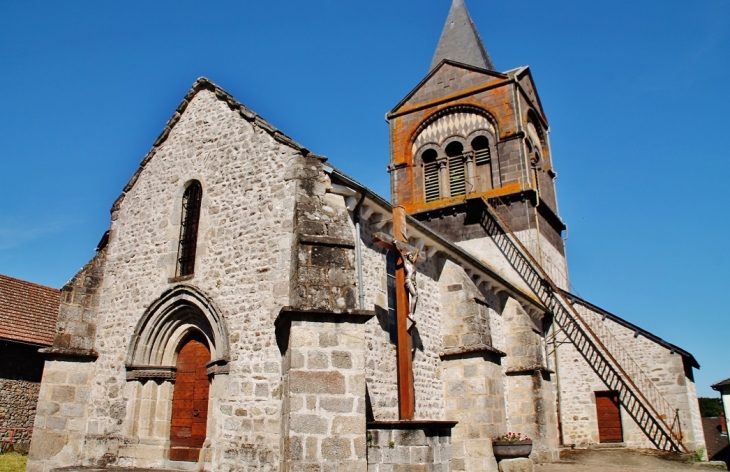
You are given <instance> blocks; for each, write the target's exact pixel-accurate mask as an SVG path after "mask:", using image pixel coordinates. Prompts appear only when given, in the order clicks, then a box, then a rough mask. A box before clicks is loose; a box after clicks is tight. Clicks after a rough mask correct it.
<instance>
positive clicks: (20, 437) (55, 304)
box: [0, 275, 61, 450]
mask: <svg viewBox="0 0 730 472" xmlns="http://www.w3.org/2000/svg"><path fill="white" fill-rule="evenodd" d="M60 299H61V292H60V291H59V290H58V289H55V288H51V287H45V286H43V285H38V284H34V283H31V282H26V281H24V280H19V279H16V278H13V277H8V276H5V275H0V441H3V445H5V446H6V447H7V445H8V444H11V443H12V444H14V447H15V448H16V449H21V450H22V449H27V446H28V445H29V443H30V430H31V429H32V428H33V420H34V417H35V410H36V403H37V401H38V390H39V388H40V382H41V376H42V374H43V362H44V360H43V357H42V356H41V354H39V353H38V349H40V348H45V347H49V346H50V345H51V344H53V337H54V335H55V333H56V319H57V318H58V309H59V304H60Z"/></svg>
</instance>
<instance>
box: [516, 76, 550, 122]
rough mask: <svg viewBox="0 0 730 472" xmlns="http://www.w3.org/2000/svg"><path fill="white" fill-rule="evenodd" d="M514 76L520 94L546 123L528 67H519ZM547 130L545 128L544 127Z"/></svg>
mask: <svg viewBox="0 0 730 472" xmlns="http://www.w3.org/2000/svg"><path fill="white" fill-rule="evenodd" d="M515 76H516V78H517V82H518V83H519V85H520V89H521V91H522V93H523V94H524V95H525V97H523V99H524V98H526V99H527V101H528V103H529V104H530V105H532V106H533V107H534V108H535V109H537V111H538V113H539V114H540V118H541V119H542V120H543V121H544V122H545V123H547V117H546V116H545V110H543V108H542V103H541V102H540V96H539V95H538V94H537V88H536V87H535V82H534V80H533V79H532V73H531V72H530V68H529V67H521V68H520V69H517V70H516V73H515ZM546 128H547V126H546Z"/></svg>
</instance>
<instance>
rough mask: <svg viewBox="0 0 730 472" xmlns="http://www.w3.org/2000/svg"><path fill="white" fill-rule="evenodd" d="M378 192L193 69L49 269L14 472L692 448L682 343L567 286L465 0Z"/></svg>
mask: <svg viewBox="0 0 730 472" xmlns="http://www.w3.org/2000/svg"><path fill="white" fill-rule="evenodd" d="M387 118H388V121H389V126H390V139H391V160H390V165H389V167H388V172H389V175H390V179H391V198H390V201H388V200H387V199H385V198H383V197H381V196H379V195H377V194H374V193H373V192H372V191H370V190H368V189H367V188H366V187H364V186H363V185H362V184H360V183H358V182H357V181H356V180H355V179H353V178H352V177H350V176H347V175H345V174H343V173H342V172H340V171H339V170H337V169H336V168H334V167H332V166H331V165H329V164H328V163H327V161H326V159H325V158H323V157H321V156H318V155H316V154H314V153H312V152H310V151H309V150H307V149H306V148H304V147H302V146H301V145H299V144H297V143H295V142H294V141H292V140H291V139H290V138H289V137H287V136H286V135H285V134H284V133H282V132H281V131H280V130H278V129H276V128H275V127H274V126H273V125H272V124H270V123H268V122H267V121H265V120H264V119H263V118H262V117H261V116H259V115H258V114H256V113H255V112H254V111H252V110H250V109H249V108H247V107H246V106H245V105H244V104H241V103H239V102H238V101H236V100H235V99H234V98H233V97H232V96H231V95H229V94H228V93H226V92H225V91H224V90H222V89H221V88H220V87H218V86H217V85H215V84H214V83H212V82H211V81H209V80H207V79H199V80H198V81H196V82H195V83H194V84H193V87H192V89H191V90H190V91H189V92H188V93H187V95H185V97H184V98H183V100H182V102H181V103H180V105H179V106H178V108H177V110H175V112H174V113H173V115H172V117H171V118H170V120H169V121H168V122H167V124H166V126H165V128H164V130H163V131H162V133H161V134H160V136H159V138H158V139H157V140H156V141H155V143H154V144H153V146H152V150H151V151H150V152H149V153H148V154H147V155H146V156H145V157H144V159H143V160H142V162H141V164H140V167H139V169H138V171H137V172H136V173H135V174H134V175H133V176H132V178H131V180H130V181H129V183H128V184H127V185H126V186H125V187H124V189H123V190H122V192H121V195H120V196H119V198H118V199H117V200H116V201H115V202H114V204H113V206H112V209H111V224H110V228H109V231H108V232H107V233H106V234H105V235H104V237H103V238H102V241H101V242H100V244H99V247H98V250H97V253H96V255H95V257H94V258H93V259H92V260H91V261H89V263H88V264H87V265H86V266H85V267H84V268H83V269H82V270H81V271H80V272H79V273H78V274H77V275H76V276H75V277H74V278H73V279H72V280H71V281H70V282H69V283H68V284H67V285H66V286H65V287H64V288H63V290H62V303H61V307H60V311H59V319H58V326H57V333H56V335H55V339H54V341H53V346H52V347H50V348H47V349H44V350H42V352H43V353H44V354H45V356H46V364H45V370H44V371H43V379H42V384H41V389H40V394H39V403H38V408H37V414H36V419H35V429H34V432H33V439H32V443H31V450H30V456H29V462H28V470H29V471H50V470H54V469H58V468H66V469H64V470H80V469H83V468H92V467H93V468H105V467H117V468H138V469H142V468H144V469H145V470H148V469H164V470H208V471H244V470H252V471H253V470H261V471H264V470H266V471H269V470H271V471H274V470H276V471H366V470H367V471H393V470H413V471H421V470H423V471H426V470H428V471H449V470H451V471H489V470H497V467H498V466H497V459H496V458H495V454H494V453H493V446H492V440H493V439H494V438H495V437H497V436H499V435H501V434H504V433H507V432H508V431H512V432H520V433H522V434H523V435H527V436H529V437H530V438H532V439H533V446H532V453H531V458H532V459H533V460H534V461H537V462H539V461H550V460H554V459H556V458H557V454H558V452H559V450H560V448H563V447H587V446H589V445H594V444H598V443H617V444H618V445H624V446H627V447H642V448H658V449H663V450H668V451H678V452H685V451H693V450H696V449H698V448H700V447H703V446H704V439H703V434H702V429H701V422H700V414H699V408H698V404H697V397H696V391H695V385H694V382H693V374H692V371H693V368H698V367H699V365H698V364H697V362H696V360H695V359H694V357H693V356H692V355H691V354H690V353H688V352H686V351H684V350H682V349H681V348H679V347H677V346H675V345H673V344H670V343H668V342H666V341H664V340H662V339H659V338H658V337H656V336H654V335H652V334H651V333H648V332H646V331H643V330H642V329H641V328H639V327H637V326H635V325H633V324H631V323H630V322H628V321H626V320H624V319H622V318H619V317H618V316H615V315H613V314H611V313H608V312H607V311H605V310H603V309H601V308H599V307H597V306H595V305H593V304H591V303H589V302H588V301H585V300H582V299H580V298H578V297H576V296H575V295H573V294H571V293H569V291H568V287H569V284H568V276H567V273H568V271H567V266H566V260H565V247H564V240H563V238H562V233H563V231H564V230H565V225H564V223H563V221H562V219H561V217H560V215H559V212H558V202H557V197H556V192H555V182H554V179H555V177H556V173H555V168H554V166H553V156H552V155H551V150H550V143H549V139H548V122H547V118H546V113H545V110H543V108H542V105H541V102H540V98H539V96H538V93H537V89H536V86H535V83H534V82H533V79H532V75H531V72H530V69H529V68H527V67H520V68H517V69H514V70H509V71H506V72H498V71H497V70H496V68H495V66H494V65H493V64H492V61H491V60H490V58H489V55H488V54H487V52H486V50H485V48H484V46H483V45H482V42H481V40H480V38H479V35H478V33H477V31H476V29H475V27H474V25H473V23H472V21H471V19H470V17H469V15H468V13H467V11H466V8H465V6H464V3H463V1H462V0H454V2H453V5H452V7H451V11H450V12H449V16H448V19H447V22H446V26H445V28H444V31H443V33H442V36H441V39H440V42H439V44H438V48H437V50H436V54H435V56H434V58H433V63H432V64H431V69H430V72H429V73H428V75H427V76H426V77H425V78H424V79H423V81H422V82H421V83H420V84H418V85H417V86H416V87H415V88H414V89H413V91H411V92H410V93H409V94H408V95H407V96H406V97H405V98H404V99H403V100H402V101H401V102H400V103H398V104H397V105H396V106H395V107H394V108H393V109H392V110H391V111H390V112H389V113H388V115H387Z"/></svg>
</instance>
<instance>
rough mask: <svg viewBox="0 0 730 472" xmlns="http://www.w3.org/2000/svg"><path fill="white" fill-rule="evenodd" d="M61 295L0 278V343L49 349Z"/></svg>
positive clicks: (45, 288) (54, 291)
mask: <svg viewBox="0 0 730 472" xmlns="http://www.w3.org/2000/svg"><path fill="white" fill-rule="evenodd" d="M60 304H61V291H60V290H58V289H55V288H51V287H45V286H43V285H38V284H34V283H31V282H26V281H24V280H20V279H15V278H13V277H8V276H6V275H0V339H9V340H12V341H20V342H25V343H31V344H41V345H44V346H50V345H51V344H53V336H54V335H55V334H56V320H57V319H58V307H59V305H60Z"/></svg>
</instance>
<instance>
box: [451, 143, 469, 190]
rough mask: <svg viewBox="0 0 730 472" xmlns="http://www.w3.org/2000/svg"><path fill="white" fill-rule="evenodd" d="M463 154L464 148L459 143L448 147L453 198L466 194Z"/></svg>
mask: <svg viewBox="0 0 730 472" xmlns="http://www.w3.org/2000/svg"><path fill="white" fill-rule="evenodd" d="M463 152H464V147H463V146H462V145H461V143H459V142H453V143H451V144H449V145H448V146H446V155H447V156H448V157H449V188H450V189H451V196H452V197H458V196H459V195H464V194H465V193H466V172H465V170H464V157H463Z"/></svg>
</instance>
